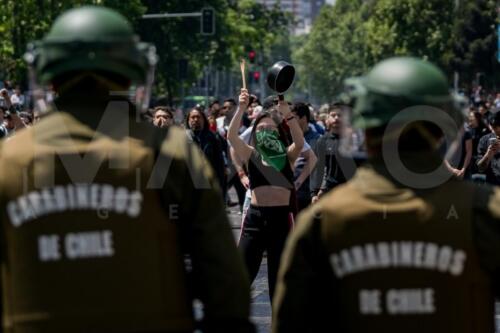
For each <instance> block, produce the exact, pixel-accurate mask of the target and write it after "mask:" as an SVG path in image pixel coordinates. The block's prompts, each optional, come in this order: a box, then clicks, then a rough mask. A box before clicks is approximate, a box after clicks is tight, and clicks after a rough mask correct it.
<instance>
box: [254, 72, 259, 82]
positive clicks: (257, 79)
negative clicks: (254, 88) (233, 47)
mask: <svg viewBox="0 0 500 333" xmlns="http://www.w3.org/2000/svg"><path fill="white" fill-rule="evenodd" d="M253 79H254V80H255V82H259V80H260V72H253Z"/></svg>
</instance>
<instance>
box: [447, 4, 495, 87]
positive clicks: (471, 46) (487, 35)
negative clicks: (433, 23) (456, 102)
mask: <svg viewBox="0 0 500 333" xmlns="http://www.w3.org/2000/svg"><path fill="white" fill-rule="evenodd" d="M497 6H498V8H499V9H500V3H499V4H498V5H496V4H495V1H492V0H490V1H488V0H462V1H461V2H460V7H459V8H458V10H457V20H456V23H455V26H454V33H455V37H454V38H453V40H454V43H453V50H454V55H453V59H452V66H453V69H454V70H456V71H458V72H459V73H461V75H462V78H463V79H464V80H465V81H467V82H472V81H473V80H475V78H476V77H475V76H476V74H478V73H483V74H484V77H485V79H486V83H489V84H490V85H494V84H500V78H499V76H498V74H497V75H495V73H498V71H499V70H500V66H499V64H498V62H497V59H496V52H500V50H497V36H496V31H495V30H496V26H497V24H498V23H499V22H498V19H497V17H498V14H497V12H496V9H497V8H496V7H497Z"/></svg>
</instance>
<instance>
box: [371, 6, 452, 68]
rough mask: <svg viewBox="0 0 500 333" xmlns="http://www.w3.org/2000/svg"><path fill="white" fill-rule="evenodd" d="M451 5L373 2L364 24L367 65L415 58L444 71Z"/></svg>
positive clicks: (449, 54) (447, 61)
mask: <svg viewBox="0 0 500 333" xmlns="http://www.w3.org/2000/svg"><path fill="white" fill-rule="evenodd" d="M454 3H455V1H454V0H425V1H424V0H398V1H394V0H379V1H377V3H376V5H375V7H374V11H373V14H372V15H371V16H370V18H369V20H368V21H367V22H366V32H367V36H366V40H367V46H368V50H369V57H370V62H371V63H376V62H379V61H380V60H382V59H385V58H388V57H393V56H415V57H419V58H423V59H428V60H429V61H432V62H434V63H436V64H437V65H439V66H440V67H442V68H443V69H448V68H449V65H450V60H451V57H452V47H451V46H452V35H453V29H452V27H453V26H452V23H451V22H453V19H454V13H453V9H454Z"/></svg>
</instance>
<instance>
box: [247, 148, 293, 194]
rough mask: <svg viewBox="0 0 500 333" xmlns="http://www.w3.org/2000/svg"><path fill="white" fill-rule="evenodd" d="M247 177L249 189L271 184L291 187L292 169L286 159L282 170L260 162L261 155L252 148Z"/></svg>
mask: <svg viewBox="0 0 500 333" xmlns="http://www.w3.org/2000/svg"><path fill="white" fill-rule="evenodd" d="M248 179H249V180H250V189H251V190H253V189H255V188H257V187H259V186H265V185H272V186H279V187H284V188H287V189H292V188H293V186H294V185H293V171H292V167H291V166H290V163H289V162H288V160H287V163H286V164H285V167H284V168H283V170H282V171H281V172H280V171H276V169H275V168H273V167H271V166H267V165H264V164H263V163H262V157H261V156H260V154H259V153H258V152H257V151H256V150H254V151H253V152H252V155H251V156H250V160H249V161H248Z"/></svg>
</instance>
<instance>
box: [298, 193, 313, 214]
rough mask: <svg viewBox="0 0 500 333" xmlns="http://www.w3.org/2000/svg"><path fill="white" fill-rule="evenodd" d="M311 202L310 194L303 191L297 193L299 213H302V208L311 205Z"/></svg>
mask: <svg viewBox="0 0 500 333" xmlns="http://www.w3.org/2000/svg"><path fill="white" fill-rule="evenodd" d="M310 204H311V196H310V195H304V194H302V193H297V210H298V213H300V212H301V211H302V210H304V209H306V208H307V207H309V205H310Z"/></svg>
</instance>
